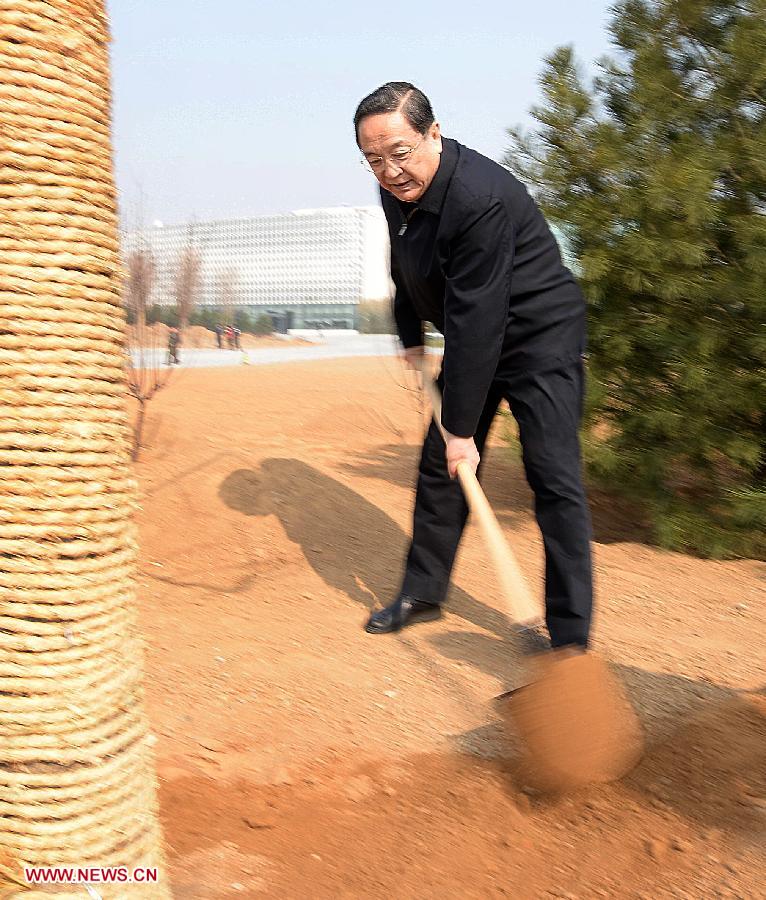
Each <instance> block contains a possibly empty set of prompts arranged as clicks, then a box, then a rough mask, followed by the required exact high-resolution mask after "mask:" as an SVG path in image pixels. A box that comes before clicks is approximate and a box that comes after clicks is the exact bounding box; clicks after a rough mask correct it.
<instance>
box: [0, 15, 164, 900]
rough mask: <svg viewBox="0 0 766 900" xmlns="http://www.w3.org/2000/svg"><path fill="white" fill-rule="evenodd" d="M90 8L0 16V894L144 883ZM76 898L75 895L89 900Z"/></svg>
mask: <svg viewBox="0 0 766 900" xmlns="http://www.w3.org/2000/svg"><path fill="white" fill-rule="evenodd" d="M108 41H109V34H108V25H107V20H106V15H105V12H104V3H103V0H47V2H43V0H0V897H2V898H6V897H7V898H11V897H14V898H15V897H24V898H37V897H40V898H43V897H45V898H50V897H51V896H55V897H61V898H64V897H66V898H69V897H72V898H83V897H87V896H88V895H89V893H88V891H87V890H86V889H85V888H84V887H83V886H82V885H80V886H76V885H72V886H64V885H59V886H58V887H57V888H55V889H51V888H50V887H49V888H46V889H43V888H42V887H39V888H35V887H34V886H33V885H25V884H24V883H23V872H22V866H25V865H26V866H43V867H54V866H71V867H91V866H96V867H109V866H124V867H127V868H128V869H134V868H137V867H154V866H157V867H159V868H160V870H161V875H163V874H164V876H165V877H164V878H163V879H162V880H161V881H160V883H159V884H147V885H143V884H111V885H109V884H100V885H98V886H97V888H96V890H97V893H98V895H100V896H101V897H103V898H104V900H107V898H108V900H112V898H147V900H148V898H151V900H163V898H168V897H169V896H170V891H169V887H168V882H167V873H166V872H165V873H163V872H162V869H163V866H164V861H163V856H162V852H161V836H160V831H159V826H158V814H157V801H156V784H155V778H154V774H153V771H154V761H153V756H152V751H151V746H150V737H149V731H148V724H147V719H146V716H145V713H144V708H143V699H142V694H141V679H142V671H143V663H142V645H141V641H140V639H139V636H138V633H137V628H136V614H135V600H134V588H133V578H134V568H135V556H136V550H135V533H134V524H133V519H132V516H133V510H134V504H135V500H134V497H135V491H134V485H133V483H132V480H131V477H130V471H129V433H128V423H127V413H126V405H125V397H126V383H125V373H124V368H123V359H124V357H123V352H124V351H123V341H124V323H123V317H122V315H121V311H120V290H121V286H120V282H119V265H118V248H117V218H116V195H115V186H114V181H113V176H112V154H111V144H110V120H111V110H110V83H109V59H108ZM91 896H92V893H91Z"/></svg>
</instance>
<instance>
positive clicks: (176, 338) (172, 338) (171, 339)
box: [168, 326, 181, 366]
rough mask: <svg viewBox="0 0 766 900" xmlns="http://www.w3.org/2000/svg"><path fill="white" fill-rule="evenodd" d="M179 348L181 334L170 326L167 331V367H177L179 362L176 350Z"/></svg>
mask: <svg viewBox="0 0 766 900" xmlns="http://www.w3.org/2000/svg"><path fill="white" fill-rule="evenodd" d="M180 346H181V332H180V331H179V330H178V329H177V328H175V327H173V326H171V328H170V330H169V331H168V365H169V366H173V365H176V366H177V365H178V364H179V363H180V362H181V360H180V358H179V356H178V348H179V347H180Z"/></svg>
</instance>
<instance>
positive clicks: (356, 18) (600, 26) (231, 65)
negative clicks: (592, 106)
mask: <svg viewBox="0 0 766 900" xmlns="http://www.w3.org/2000/svg"><path fill="white" fill-rule="evenodd" d="M609 5H610V4H609V3H608V2H605V0H582V2H578V3H574V2H572V0H532V2H529V0H525V2H524V3H516V2H514V0H504V2H496V0H485V2H474V3H471V2H469V0H462V2H460V3H457V2H452V0H442V2H439V3H437V2H431V0H420V2H418V0H412V2H408V3H401V2H398V0H388V2H372V0H370V2H365V0H356V2H347V0H334V2H328V3H320V2H317V0H314V2H306V0H283V2H278V0H276V2H272V0H268V2H266V0H108V2H107V8H108V11H109V14H110V18H111V27H112V51H111V54H112V86H113V95H114V145H115V167H116V177H117V186H118V190H119V197H120V213H121V219H122V223H123V226H124V227H128V228H135V227H148V226H150V225H152V224H153V223H154V222H156V221H161V222H163V223H164V224H166V225H170V224H180V223H184V222H189V221H205V220H209V219H232V218H239V217H246V216H258V215H267V214H271V213H280V212H288V211H291V210H295V209H309V208H316V207H323V206H342V205H348V206H361V205H367V204H375V203H377V202H378V197H377V187H376V182H375V180H374V178H373V176H372V175H370V174H369V173H368V172H366V171H365V170H364V169H363V168H362V167H361V166H360V165H359V162H358V160H359V153H358V150H357V148H356V144H355V142H354V133H353V125H352V122H353V115H354V110H355V108H356V106H357V104H358V102H359V101H360V100H361V99H362V98H363V97H364V96H365V95H366V94H368V93H370V92H371V91H372V90H374V89H375V88H376V87H378V86H379V85H380V84H383V83H384V82H386V81H410V82H412V83H414V84H416V85H417V86H418V87H420V88H421V89H422V90H423V91H424V92H425V93H426V94H427V95H428V96H429V98H430V100H431V103H432V105H433V108H434V111H435V114H436V117H437V119H438V121H439V122H440V124H441V128H442V133H443V134H444V135H446V136H447V137H453V138H456V139H457V140H459V141H460V142H461V143H463V144H466V145H468V146H470V147H473V148H474V149H476V150H478V151H479V152H481V153H484V154H486V155H487V156H489V157H491V158H493V159H497V160H499V159H501V158H502V156H503V153H504V151H505V150H506V148H507V146H508V139H507V135H506V128H508V127H509V126H515V125H519V124H521V125H529V124H530V122H531V120H530V118H529V114H528V113H529V109H530V107H531V106H532V105H533V104H535V103H536V102H538V101H539V99H540V91H539V86H538V78H539V76H540V73H541V70H542V66H543V60H544V58H545V56H546V55H547V54H548V53H550V52H551V51H552V50H553V49H554V48H555V47H557V46H560V45H561V44H573V45H574V46H575V49H576V52H577V55H578V58H579V59H580V60H581V62H582V63H583V67H584V70H585V71H586V72H587V71H593V66H594V63H595V61H596V60H597V59H598V58H599V57H600V56H602V55H603V54H604V53H605V52H607V51H608V50H609V36H608V31H607V25H608V15H609V12H608V9H609Z"/></svg>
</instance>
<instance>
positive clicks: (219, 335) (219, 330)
mask: <svg viewBox="0 0 766 900" xmlns="http://www.w3.org/2000/svg"><path fill="white" fill-rule="evenodd" d="M215 339H216V342H217V344H218V349H219V350H223V325H221V323H220V322H219V323H218V324H217V325H216V326H215Z"/></svg>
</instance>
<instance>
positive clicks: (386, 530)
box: [219, 459, 508, 635]
mask: <svg viewBox="0 0 766 900" xmlns="http://www.w3.org/2000/svg"><path fill="white" fill-rule="evenodd" d="M219 496H220V498H221V500H222V501H223V502H224V503H226V504H227V506H229V507H230V508H232V509H236V510H238V511H239V512H241V513H244V514H245V515H247V516H264V515H269V514H274V515H276V516H277V517H278V518H279V520H280V522H281V523H282V525H283V527H284V529H285V531H286V533H287V535H288V537H289V538H290V540H291V541H293V542H295V543H296V544H299V545H300V547H301V548H302V550H303V553H304V555H305V556H306V559H307V560H308V562H309V564H310V565H311V567H312V568H313V569H314V571H315V572H316V573H317V574H318V575H319V577H320V578H322V580H323V581H324V582H325V583H326V584H328V585H330V586H331V587H333V588H335V589H337V590H339V591H342V592H343V593H345V594H346V595H347V596H349V597H350V598H351V599H352V600H354V601H356V602H357V603H362V604H364V605H365V606H366V607H367V608H368V609H371V608H373V607H374V605H375V604H376V603H379V604H380V605H381V606H385V605H387V604H388V603H390V602H391V600H392V599H393V598H394V596H395V594H396V592H397V591H398V589H399V587H400V579H401V573H402V570H403V564H404V558H405V555H406V552H407V543H408V540H407V535H405V533H404V532H403V531H402V529H401V528H400V527H399V526H398V525H397V524H396V523H395V522H394V521H393V519H391V517H390V516H388V515H387V514H386V513H384V512H383V511H382V510H380V509H379V508H378V507H377V506H375V505H374V504H372V503H370V502H369V501H368V500H365V498H364V497H362V496H361V495H359V494H358V493H356V491H352V490H351V489H350V488H348V487H346V486H345V485H344V484H341V483H340V482H339V481H337V480H336V479H334V478H331V477H329V476H328V475H325V474H324V473H322V472H320V471H318V470H317V469H315V468H313V467H312V466H309V465H307V464H306V463H303V462H300V461H299V460H295V459H267V460H264V461H263V463H262V464H261V465H260V467H259V468H258V469H238V470H236V471H234V472H232V473H231V474H230V475H228V476H227V477H226V479H225V480H224V481H223V483H222V484H221V486H220V488H219ZM449 609H450V612H451V613H453V614H454V615H456V616H459V617H460V618H462V619H465V620H466V621H468V622H471V623H472V624H474V625H477V626H479V627H480V628H485V629H487V630H488V631H492V632H494V633H496V634H498V635H503V634H505V633H507V630H508V626H507V622H506V619H505V617H504V616H502V615H500V613H498V612H496V611H495V610H494V609H492V608H491V607H489V606H486V605H485V604H483V603H481V602H480V601H478V600H476V599H475V598H473V597H472V596H471V595H470V594H468V593H466V592H465V591H463V590H461V589H459V588H456V587H453V588H451V590H450V595H449Z"/></svg>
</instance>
